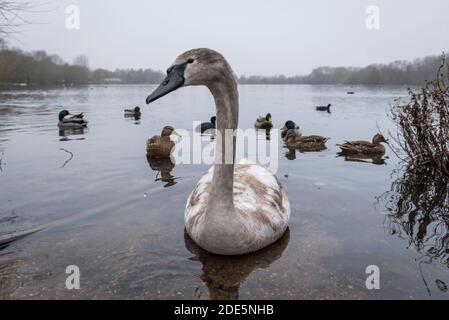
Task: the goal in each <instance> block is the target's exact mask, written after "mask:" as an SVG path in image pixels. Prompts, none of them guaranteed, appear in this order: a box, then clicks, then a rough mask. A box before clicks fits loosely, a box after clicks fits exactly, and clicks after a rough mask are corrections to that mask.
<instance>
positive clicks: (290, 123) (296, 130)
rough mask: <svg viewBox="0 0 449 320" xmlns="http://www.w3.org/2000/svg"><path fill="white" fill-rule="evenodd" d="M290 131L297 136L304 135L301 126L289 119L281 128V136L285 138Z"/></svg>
mask: <svg viewBox="0 0 449 320" xmlns="http://www.w3.org/2000/svg"><path fill="white" fill-rule="evenodd" d="M288 132H292V133H294V134H295V135H297V136H301V135H302V133H301V130H300V129H299V126H298V125H297V124H296V123H294V122H293V121H291V120H288V121H287V122H286V123H285V125H284V126H283V127H282V128H281V138H282V139H285V137H286V136H287V133H288Z"/></svg>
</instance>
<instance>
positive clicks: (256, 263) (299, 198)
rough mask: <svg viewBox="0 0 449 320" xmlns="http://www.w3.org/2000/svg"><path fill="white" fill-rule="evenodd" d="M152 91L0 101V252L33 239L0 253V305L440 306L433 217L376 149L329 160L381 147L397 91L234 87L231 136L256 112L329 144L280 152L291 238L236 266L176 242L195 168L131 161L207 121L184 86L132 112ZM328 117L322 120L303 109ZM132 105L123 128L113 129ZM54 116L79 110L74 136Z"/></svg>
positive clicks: (16, 94)
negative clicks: (74, 271)
mask: <svg viewBox="0 0 449 320" xmlns="http://www.w3.org/2000/svg"><path fill="white" fill-rule="evenodd" d="M153 89H154V86H107V87H104V86H92V87H84V88H71V89H54V90H45V91H42V90H4V91H2V92H0V158H1V161H0V165H1V171H0V239H6V238H8V237H15V236H17V235H21V232H24V233H28V232H29V231H36V232H34V233H32V234H30V235H27V236H26V237H21V238H18V239H17V240H16V241H12V242H10V243H8V244H4V245H2V246H0V298H2V299H14V298H44V299H53V298H68V299H72V298H73V299H88V298H104V299H109V298H119V299H131V298H132V299H134V298H135V299H209V298H212V299H216V298H219V299H220V298H221V299H236V298H240V299H270V298H276V299H309V298H311V299H349V298H351V299H352V298H354V299H383V298H386V299H390V298H404V299H409V298H411V299H413V298H439V299H447V298H449V293H448V292H447V286H446V284H449V259H448V252H449V250H448V238H449V235H448V232H447V230H448V227H447V226H448V224H449V223H448V220H447V216H442V215H438V214H434V213H432V215H424V214H422V210H421V208H419V207H417V206H416V202H417V201H414V199H415V200H416V198H414V197H411V198H410V197H409V198H408V199H404V194H405V193H406V192H404V191H402V193H401V190H409V189H407V186H409V184H408V182H407V181H408V180H407V178H406V179H401V177H402V175H403V173H402V172H401V170H400V168H401V164H400V163H399V160H398V159H397V158H396V157H395V156H394V154H393V153H392V152H391V150H389V149H388V148H387V154H386V157H387V159H386V160H385V161H386V162H385V164H383V165H376V164H371V163H365V162H359V161H357V162H355V161H346V160H345V159H344V158H341V157H337V156H336V153H337V151H338V148H337V147H336V146H335V144H336V143H339V142H342V141H343V140H345V139H349V140H351V139H354V140H360V139H363V140H371V138H372V136H373V135H374V134H375V133H376V132H377V131H378V130H379V129H378V128H380V129H381V130H382V131H383V132H384V134H385V135H387V133H388V131H389V130H392V129H393V128H394V126H393V125H392V123H391V122H390V121H389V120H388V118H387V116H386V113H387V111H388V109H389V106H390V104H391V103H393V101H394V99H395V98H398V97H405V96H406V88H402V87H344V86H240V87H239V90H240V122H239V126H240V128H243V129H246V128H252V127H253V125H254V121H255V119H256V117H257V116H259V115H264V114H266V113H267V112H270V113H271V114H272V116H273V121H274V124H275V127H276V128H279V127H281V126H282V125H283V123H284V122H285V121H286V120H289V119H291V120H294V121H296V122H297V123H298V124H299V125H300V126H301V130H302V132H303V133H304V134H320V135H323V136H328V137H331V140H330V141H329V142H328V144H327V145H328V149H327V150H325V151H322V152H318V153H306V154H304V153H299V152H297V153H296V154H294V153H291V152H288V150H287V149H284V148H282V144H281V143H280V141H279V149H278V152H279V156H278V158H277V160H278V167H279V168H278V172H277V175H278V177H279V179H280V181H281V183H282V184H283V186H284V188H285V190H286V193H287V195H288V197H289V199H290V203H291V206H292V216H291V222H290V229H289V232H288V233H287V234H286V235H285V236H284V238H282V239H281V240H280V241H279V242H278V243H276V244H274V245H273V246H271V247H269V248H267V249H265V250H263V251H260V252H257V253H255V254H252V255H247V256H242V257H220V256H214V255H210V254H208V253H206V252H204V251H202V250H200V249H199V248H198V247H197V246H196V245H195V244H194V243H192V241H191V240H190V239H189V238H188V237H187V236H185V234H184V218H183V215H184V206H185V202H186V199H187V197H188V195H189V193H190V191H191V190H192V189H193V188H194V186H195V184H196V182H197V181H198V180H199V178H200V176H201V175H202V173H203V172H204V171H205V170H206V169H207V168H208V166H207V165H189V164H181V165H177V166H175V167H174V168H172V167H170V166H167V164H164V163H149V162H148V161H147V158H146V156H145V142H146V140H147V139H148V138H149V137H151V136H153V135H155V134H159V133H160V131H161V129H162V127H163V126H164V125H172V126H174V127H176V128H183V129H187V130H190V131H192V121H195V120H203V121H204V120H208V119H209V118H210V117H211V115H212V114H213V113H214V105H213V99H212V97H211V95H210V94H209V92H208V91H207V90H206V89H204V88H186V89H182V90H178V91H176V92H174V93H172V94H171V95H168V96H167V97H164V98H163V99H161V100H159V101H157V102H156V103H154V104H152V105H150V106H145V105H144V101H145V98H146V96H147V95H148V94H149V93H150V92H151V91H152V90H153ZM347 91H355V94H354V95H348V94H346V92H347ZM327 103H332V104H333V108H332V113H326V112H317V111H316V110H315V108H314V106H316V105H322V104H327ZM135 105H140V106H141V107H142V109H143V116H142V119H141V120H140V121H138V122H136V121H134V120H130V119H125V118H124V117H123V109H124V108H129V107H133V106H135ZM62 109H69V110H71V111H73V112H84V113H85V116H86V118H87V119H88V120H89V128H88V129H87V130H85V131H84V133H83V134H70V135H66V136H60V134H59V132H58V128H57V115H58V112H59V111H60V110H62ZM259 139H264V137H263V136H262V137H259ZM277 142H278V141H273V139H272V141H270V142H269V143H277ZM267 143H268V142H267ZM158 170H161V171H162V172H158ZM404 180H406V181H404ZM421 192H423V193H424V191H421ZM414 194H415V193H414ZM417 197H418V198H419V197H420V195H419V194H418V195H417ZM430 198H431V199H430V200H432V193H431V195H430ZM430 200H429V201H430ZM435 201H436V202H438V201H439V199H436V200H435ZM69 265H76V266H78V267H79V268H80V271H81V283H80V284H81V288H80V290H67V289H66V287H65V280H66V277H67V276H68V275H67V274H66V273H65V271H66V267H67V266H69ZM370 265H376V266H378V267H379V269H380V289H379V290H368V289H367V288H366V286H365V280H366V278H367V277H368V275H367V274H366V273H365V270H366V268H367V266H370Z"/></svg>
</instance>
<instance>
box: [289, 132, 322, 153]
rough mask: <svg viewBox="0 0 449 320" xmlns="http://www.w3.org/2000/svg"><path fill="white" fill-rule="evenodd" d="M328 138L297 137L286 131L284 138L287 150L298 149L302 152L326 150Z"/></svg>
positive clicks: (314, 136) (315, 136)
mask: <svg viewBox="0 0 449 320" xmlns="http://www.w3.org/2000/svg"><path fill="white" fill-rule="evenodd" d="M328 140H329V138H325V137H322V136H317V135H313V136H298V135H296V134H295V132H294V131H293V130H288V131H287V134H286V136H285V139H284V141H285V145H286V146H287V147H288V148H292V149H298V150H300V151H302V152H314V151H321V150H325V149H326V142H327V141H328Z"/></svg>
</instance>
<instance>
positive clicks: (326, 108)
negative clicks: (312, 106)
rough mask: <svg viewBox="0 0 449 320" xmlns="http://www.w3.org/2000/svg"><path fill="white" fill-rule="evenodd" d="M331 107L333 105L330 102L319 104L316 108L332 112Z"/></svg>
mask: <svg viewBox="0 0 449 320" xmlns="http://www.w3.org/2000/svg"><path fill="white" fill-rule="evenodd" d="M331 107H332V105H331V104H330V103H329V104H328V105H327V106H317V107H316V109H317V111H327V112H329V113H330V112H331Z"/></svg>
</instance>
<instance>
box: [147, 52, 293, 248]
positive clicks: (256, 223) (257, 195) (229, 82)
mask: <svg viewBox="0 0 449 320" xmlns="http://www.w3.org/2000/svg"><path fill="white" fill-rule="evenodd" d="M173 70H174V71H173ZM181 75H182V76H183V79H182V80H185V82H183V85H184V86H187V85H205V86H207V87H208V88H209V90H210V91H211V93H212V95H213V96H214V99H215V105H216V111H217V126H216V133H217V134H219V136H221V137H225V136H226V134H227V132H229V131H230V132H231V134H232V132H234V130H235V129H237V125H238V91H237V83H236V80H235V77H234V73H233V72H232V69H231V67H230V66H229V64H228V63H227V61H226V60H225V59H224V58H223V56H222V55H221V54H219V53H218V52H215V51H213V50H210V49H194V50H190V51H187V52H185V53H184V54H182V55H181V56H179V57H178V58H177V59H176V61H175V64H174V65H173V66H172V67H171V68H170V69H169V71H168V75H167V78H166V80H165V81H164V82H163V84H162V85H161V86H159V88H158V89H156V90H155V92H153V94H152V95H150V96H149V97H148V98H147V103H150V102H152V101H154V100H156V99H158V98H160V97H161V96H163V95H165V94H167V93H168V92H170V91H173V90H175V89H167V90H166V89H165V88H166V87H169V86H170V85H172V83H173V82H174V81H180V80H179V79H180V76H181ZM232 139H234V143H231V144H230V146H228V144H226V143H225V139H216V149H215V154H216V161H215V163H216V165H215V166H213V167H212V168H211V169H210V170H209V171H207V172H206V173H205V174H204V175H203V177H202V178H201V179H200V181H199V182H198V184H197V186H196V187H195V189H194V190H193V192H192V193H191V194H190V197H189V198H188V200H187V204H186V209H185V216H184V217H185V227H186V230H187V233H188V234H189V236H190V237H191V238H192V239H193V241H195V242H196V243H197V244H198V245H199V246H200V247H202V248H203V249H205V250H207V251H209V252H212V253H215V254H222V255H240V254H247V253H251V252H254V251H257V250H260V249H262V248H264V247H266V246H268V245H270V244H272V243H274V242H275V241H277V240H278V239H280V238H281V237H282V235H283V234H284V233H285V231H286V229H287V227H288V221H289V218H290V204H289V201H288V198H287V196H286V194H285V192H284V190H283V189H282V186H281V184H280V182H279V180H278V179H277V178H276V176H275V175H274V174H273V173H272V172H271V171H270V170H269V169H267V168H265V167H262V166H260V165H257V164H252V163H240V164H234V163H233V161H231V163H228V162H227V161H226V159H229V158H231V159H235V149H234V148H235V137H233V138H232V136H231V141H232Z"/></svg>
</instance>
